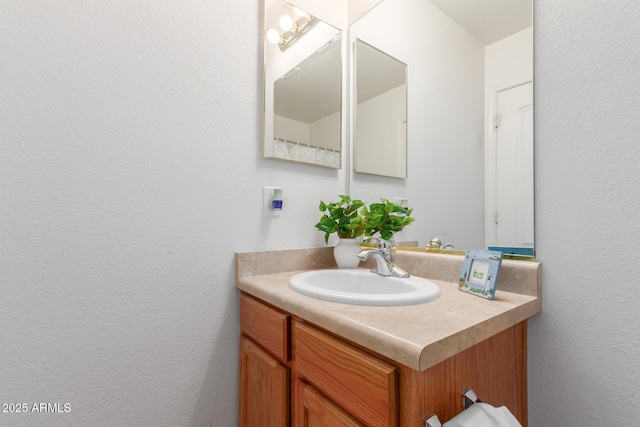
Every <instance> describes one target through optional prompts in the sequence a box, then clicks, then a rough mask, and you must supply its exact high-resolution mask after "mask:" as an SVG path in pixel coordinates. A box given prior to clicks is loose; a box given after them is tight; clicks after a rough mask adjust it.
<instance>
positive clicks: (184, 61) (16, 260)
mask: <svg viewBox="0 0 640 427" xmlns="http://www.w3.org/2000/svg"><path fill="white" fill-rule="evenodd" d="M0 4H1V7H0V9H1V10H2V18H1V20H2V24H1V25H0V58H2V60H1V61H0V94H1V96H0V98H1V99H2V101H1V102H0V242H1V243H0V343H1V344H0V384H1V386H0V402H25V403H29V404H32V403H36V402H38V403H39V402H45V403H47V402H48V403H54V402H59V403H60V404H63V403H70V405H71V412H70V413H68V414H33V413H28V414H4V413H0V425H3V426H21V427H22V426H36V425H38V426H40V425H47V426H65V427H68V426H103V425H114V426H115V425H119V426H134V425H137V426H210V425H214V426H233V425H236V418H237V395H236V394H237V392H236V390H237V385H236V384H237V374H238V368H237V366H238V362H237V342H238V340H237V336H238V309H237V299H238V292H237V291H236V290H235V289H234V287H233V286H234V267H233V261H234V252H235V251H239V250H256V249H267V248H292V247H309V246H322V245H324V242H323V240H322V233H320V232H317V231H315V229H314V228H313V225H314V224H315V222H316V221H317V219H318V218H319V212H317V205H318V201H319V199H320V198H325V199H329V198H332V197H335V195H336V194H340V193H342V192H343V191H344V184H343V182H344V176H343V175H342V172H341V171H335V170H329V169H325V168H319V167H309V166H302V165H295V164H289V163H286V162H277V161H272V160H271V161H269V160H263V159H262V158H261V157H260V153H261V147H260V139H261V125H260V117H261V110H262V104H261V99H262V97H261V93H260V92H261V83H260V81H261V78H260V76H262V70H261V68H259V67H260V64H262V59H261V52H260V49H259V43H258V40H259V39H260V37H261V34H258V31H259V28H261V25H260V24H259V22H260V21H259V20H260V16H261V13H260V12H259V5H258V4H257V3H255V2H228V1H221V0H213V1H199V0H190V1H185V2H175V1H168V0H162V1H157V0H153V1H152V0H136V1H131V2H110V1H92V2H82V1H73V0H60V1H55V2H42V1H33V0H31V1H29V0H27V1H20V2H13V1H6V0H2V1H0ZM263 185H270V186H281V187H282V188H283V189H284V196H285V211H284V212H283V213H282V215H281V217H280V218H276V219H269V218H263V217H262V186H263Z"/></svg>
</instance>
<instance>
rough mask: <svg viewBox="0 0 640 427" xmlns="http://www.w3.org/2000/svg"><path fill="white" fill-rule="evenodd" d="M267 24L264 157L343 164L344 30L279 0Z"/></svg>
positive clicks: (269, 5) (271, 5)
mask: <svg viewBox="0 0 640 427" xmlns="http://www.w3.org/2000/svg"><path fill="white" fill-rule="evenodd" d="M283 17H288V18H283ZM281 21H284V25H281V24H282V23H283V22H281ZM265 28H266V37H265V81H264V87H265V106H264V109H265V116H264V140H263V156H264V157H266V158H274V159H280V160H288V161H295V162H302V163H308V164H314V165H318V166H325V167H329V168H340V162H341V154H340V152H341V150H342V145H341V135H342V130H341V123H342V120H341V105H342V102H341V100H342V85H341V80H342V79H341V76H342V60H341V56H342V55H341V32H340V31H339V30H338V29H336V28H335V27H333V26H331V25H329V24H328V23H326V22H323V21H322V20H321V19H320V18H318V17H316V16H314V15H312V14H310V13H308V12H306V11H303V10H300V9H297V8H294V7H293V6H292V5H290V4H288V3H286V2H283V1H279V0H266V1H265Z"/></svg>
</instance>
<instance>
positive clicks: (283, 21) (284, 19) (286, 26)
mask: <svg viewBox="0 0 640 427" xmlns="http://www.w3.org/2000/svg"><path fill="white" fill-rule="evenodd" d="M278 23H279V24H280V28H282V31H289V30H291V29H292V28H293V19H292V18H291V17H290V16H289V15H282V16H281V17H280V20H279V21H278Z"/></svg>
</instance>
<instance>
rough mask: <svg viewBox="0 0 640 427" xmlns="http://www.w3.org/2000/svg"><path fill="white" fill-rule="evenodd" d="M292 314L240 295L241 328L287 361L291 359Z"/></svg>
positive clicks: (268, 349)
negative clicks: (290, 330) (290, 334)
mask: <svg viewBox="0 0 640 427" xmlns="http://www.w3.org/2000/svg"><path fill="white" fill-rule="evenodd" d="M290 319H291V316H289V315H287V314H284V313H281V312H279V311H277V310H274V309H273V308H271V307H268V306H266V305H264V304H262V303H260V302H259V301H257V300H255V299H253V298H251V297H248V296H246V295H241V296H240V329H241V330H242V333H243V334H245V335H247V336H249V337H250V338H252V339H253V340H254V341H256V342H258V343H260V345H261V346H262V347H263V348H264V349H266V350H267V351H268V352H270V353H271V354H273V355H274V356H276V357H277V358H278V359H280V361H282V362H283V363H286V362H288V361H289V359H290V346H289V328H290V324H291V320H290Z"/></svg>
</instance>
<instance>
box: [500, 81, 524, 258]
mask: <svg viewBox="0 0 640 427" xmlns="http://www.w3.org/2000/svg"><path fill="white" fill-rule="evenodd" d="M496 113H497V114H496V116H495V117H494V135H495V145H494V147H495V153H494V154H495V157H494V158H495V186H494V188H493V191H494V192H495V193H494V195H493V197H492V198H493V200H494V203H495V205H494V207H495V210H494V215H493V221H492V223H493V225H494V230H492V231H493V233H489V235H490V236H491V235H493V236H494V237H495V240H494V242H493V243H491V242H489V244H494V245H499V246H530V247H533V83H525V84H522V85H519V86H516V87H513V88H510V89H506V90H503V91H499V92H498V94H497V102H496ZM490 191H491V189H490ZM490 240H491V239H490Z"/></svg>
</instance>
